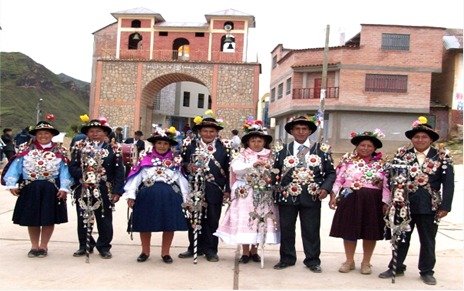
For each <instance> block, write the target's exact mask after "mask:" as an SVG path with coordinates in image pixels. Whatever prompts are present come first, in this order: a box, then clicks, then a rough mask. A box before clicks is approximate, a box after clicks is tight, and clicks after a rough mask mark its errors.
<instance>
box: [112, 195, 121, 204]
mask: <svg viewBox="0 0 464 291" xmlns="http://www.w3.org/2000/svg"><path fill="white" fill-rule="evenodd" d="M119 197H120V196H119V195H116V194H111V199H110V201H111V202H113V203H116V202H118V201H119Z"/></svg>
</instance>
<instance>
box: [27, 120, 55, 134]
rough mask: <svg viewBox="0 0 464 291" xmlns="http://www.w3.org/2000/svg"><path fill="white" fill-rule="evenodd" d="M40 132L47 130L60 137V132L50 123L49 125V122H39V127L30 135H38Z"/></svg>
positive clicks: (31, 131) (32, 130)
mask: <svg viewBox="0 0 464 291" xmlns="http://www.w3.org/2000/svg"><path fill="white" fill-rule="evenodd" d="M39 130H46V131H49V132H51V133H52V134H53V135H54V136H55V135H59V134H60V132H59V131H58V130H57V129H55V128H54V127H53V126H52V125H51V124H50V123H48V122H47V121H39V123H37V125H36V126H35V127H34V128H33V129H31V130H30V131H29V134H31V135H36V133H37V131H39Z"/></svg>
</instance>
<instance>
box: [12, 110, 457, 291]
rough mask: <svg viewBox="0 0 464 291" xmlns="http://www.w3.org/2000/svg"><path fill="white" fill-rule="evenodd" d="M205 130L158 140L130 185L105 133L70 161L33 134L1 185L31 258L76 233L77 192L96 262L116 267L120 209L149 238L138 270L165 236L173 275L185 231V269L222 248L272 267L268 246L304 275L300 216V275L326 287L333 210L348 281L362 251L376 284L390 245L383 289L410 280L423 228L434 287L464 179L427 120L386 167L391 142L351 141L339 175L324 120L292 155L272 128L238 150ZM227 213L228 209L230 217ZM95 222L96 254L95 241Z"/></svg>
mask: <svg viewBox="0 0 464 291" xmlns="http://www.w3.org/2000/svg"><path fill="white" fill-rule="evenodd" d="M194 123H195V125H194V126H193V128H192V130H193V131H194V132H196V134H197V135H196V136H194V137H193V138H190V137H189V138H186V139H185V140H184V141H183V144H182V146H181V151H180V153H179V152H177V151H173V150H172V149H173V147H174V146H176V145H177V144H178V141H177V140H176V132H177V131H176V129H175V128H174V127H170V128H166V129H161V128H157V129H156V130H155V132H154V133H153V134H152V135H151V136H150V137H149V138H148V139H147V141H148V142H150V143H152V144H153V147H152V149H151V150H150V151H141V152H140V156H139V158H138V161H137V163H135V165H133V166H132V167H131V168H130V170H129V171H128V173H126V174H125V169H124V163H123V161H122V157H121V146H120V144H119V143H111V142H107V141H106V140H107V137H108V136H110V135H111V132H112V130H111V128H110V127H109V126H108V125H107V124H105V122H102V121H101V120H97V119H95V120H91V121H90V122H89V123H88V124H87V125H85V126H83V127H82V129H81V133H82V134H84V135H85V138H83V139H81V140H79V141H76V142H75V143H74V145H73V146H72V148H71V155H70V159H69V160H68V157H67V154H66V152H65V151H64V150H63V149H62V148H61V147H59V146H58V145H56V144H54V143H52V142H51V138H52V137H53V136H54V135H56V134H58V131H57V130H56V129H55V128H54V127H53V126H52V125H51V124H50V123H48V122H45V121H41V122H39V123H38V124H37V125H36V126H35V128H34V129H32V130H31V131H30V134H31V135H33V136H34V140H33V142H32V143H31V144H30V146H29V147H27V148H25V149H23V150H22V151H20V152H19V153H18V154H17V155H16V156H15V158H14V160H13V162H12V164H11V166H10V167H9V169H8V171H7V172H6V174H5V177H4V179H5V181H6V188H7V189H9V190H10V192H11V193H12V194H13V195H15V196H18V199H17V203H16V205H15V210H14V213H13V222H14V223H15V224H19V225H22V226H27V227H28V231H29V236H30V240H31V250H30V251H29V253H28V256H29V257H44V256H46V255H47V252H48V242H49V240H50V237H51V235H52V233H53V226H54V224H58V223H65V222H67V213H66V198H67V196H68V194H69V193H71V192H72V193H73V194H72V198H73V199H74V201H75V204H76V212H77V218H78V223H77V233H78V240H79V248H78V250H77V251H76V252H74V256H76V257H79V256H84V255H87V257H88V256H89V254H90V253H92V252H93V250H94V248H96V249H97V251H98V252H99V253H100V256H101V257H102V258H106V259H109V258H111V257H112V254H111V252H110V249H111V241H112V237H113V225H112V215H113V213H112V212H113V210H114V203H116V202H118V200H120V197H123V198H125V199H127V204H128V207H129V208H131V209H132V214H131V219H130V225H129V228H130V231H131V232H139V233H140V241H141V248H142V250H141V253H140V254H139V256H138V257H137V261H138V262H145V261H146V260H147V259H148V258H149V257H150V254H151V252H150V242H151V234H152V232H162V243H161V254H160V256H161V259H162V260H163V262H165V263H172V262H173V258H172V257H171V253H170V247H171V243H172V240H173V237H174V233H175V231H186V230H187V231H188V239H189V246H188V248H187V250H186V251H185V252H182V253H180V254H179V255H178V257H179V258H192V257H193V258H194V259H196V258H197V257H198V256H203V255H204V256H205V258H206V260H207V261H210V262H217V261H219V256H218V244H219V239H221V240H222V241H224V242H225V243H228V244H239V245H241V246H242V255H241V257H240V260H239V263H243V264H246V263H248V262H249V261H253V262H261V261H262V258H261V257H260V255H259V254H258V248H259V247H260V246H261V247H263V246H264V244H280V251H279V253H280V259H279V261H278V262H277V263H276V264H275V265H274V269H276V270H281V269H285V268H287V267H290V266H293V265H295V264H296V262H297V254H296V249H295V240H296V221H297V218H298V216H299V220H300V224H301V238H302V242H303V250H304V259H303V264H304V265H305V266H307V267H308V269H309V270H310V271H312V272H314V273H321V272H322V270H323V269H322V262H321V258H320V255H321V239H320V225H321V203H322V200H323V199H325V198H326V197H328V196H329V197H330V199H329V200H330V201H329V207H330V208H331V209H334V210H335V213H334V216H333V221H332V226H331V229H330V236H332V237H338V238H342V239H343V246H344V249H345V256H346V259H345V261H344V262H343V263H342V265H341V267H340V268H339V272H341V273H348V272H350V271H351V270H354V269H355V268H356V264H355V259H354V255H355V250H356V246H357V241H358V240H362V248H363V257H362V261H361V267H360V273H361V274H366V275H367V274H371V273H372V269H371V264H370V261H371V258H372V255H373V253H374V248H375V245H376V242H377V241H379V240H382V239H384V238H391V243H392V244H395V249H397V250H398V251H397V253H392V255H394V257H392V260H391V262H390V263H389V265H388V270H387V271H385V272H383V273H381V274H380V275H379V277H380V278H392V277H395V276H401V275H403V274H404V271H405V269H406V266H405V265H404V260H405V258H406V255H407V252H408V248H409V242H410V238H411V233H412V231H413V230H414V228H415V227H417V229H418V233H419V239H420V243H421V250H420V255H419V265H418V266H419V271H420V276H421V278H422V280H423V282H424V283H426V284H430V285H434V284H436V279H435V278H434V276H433V275H434V270H433V269H434V265H435V261H436V260H435V236H436V233H437V228H438V225H437V223H438V222H439V220H440V219H441V218H443V217H445V216H446V215H447V213H448V212H449V211H450V210H451V204H452V198H453V192H454V170H453V164H452V159H451V157H450V156H449V154H448V152H447V151H446V149H444V148H436V147H435V146H434V145H433V142H435V141H437V140H438V139H439V136H438V134H437V133H436V132H435V131H434V130H433V129H432V128H431V126H430V125H428V124H427V120H426V119H425V118H423V117H421V118H419V119H418V120H417V121H415V122H414V123H413V126H412V128H411V129H410V130H408V131H406V132H405V136H406V137H407V138H408V139H409V140H410V141H411V142H412V146H411V147H403V148H400V149H399V150H398V152H397V153H396V155H395V157H394V159H392V160H389V161H386V160H385V159H384V157H382V153H381V152H379V151H378V150H379V149H380V148H382V142H381V139H382V138H383V137H384V134H383V133H382V132H381V130H379V129H376V130H373V131H363V132H353V133H351V136H350V138H351V143H352V144H353V146H354V150H353V151H352V152H349V153H346V154H345V155H344V156H343V158H342V159H341V161H340V162H339V163H338V165H334V161H333V159H332V153H331V147H330V146H329V145H328V144H326V143H322V142H319V141H316V142H313V141H311V140H310V139H309V137H310V135H312V134H313V133H314V132H316V130H317V127H318V122H317V120H316V119H315V118H314V117H310V116H304V115H302V116H296V117H294V118H292V119H290V120H289V121H288V122H287V123H286V125H285V130H286V132H287V133H288V134H290V135H291V136H293V141H292V142H290V143H288V144H280V143H278V142H274V144H272V141H273V138H272V136H271V135H270V134H268V133H267V131H266V129H265V128H264V127H263V124H262V122H261V121H259V120H253V119H252V118H248V119H247V120H246V121H245V123H244V128H243V132H244V135H243V136H242V137H241V138H240V141H241V146H240V147H239V148H238V149H237V150H234V149H233V148H232V144H231V141H230V140H227V139H223V138H220V137H219V132H220V131H221V130H222V129H223V128H224V126H223V124H222V121H221V120H220V119H217V118H215V117H214V116H213V115H212V114H211V112H210V114H209V115H208V116H203V117H201V116H197V117H195V119H194ZM399 169H401V170H399ZM401 183H403V184H401ZM399 184H401V185H400V186H399ZM440 189H441V190H440ZM224 205H228V207H227V209H226V210H225V213H224V215H221V214H222V210H223V206H224ZM221 217H222V219H221ZM95 222H96V224H97V228H98V234H99V236H98V239H97V240H94V239H93V237H92V228H93V224H94V223H95Z"/></svg>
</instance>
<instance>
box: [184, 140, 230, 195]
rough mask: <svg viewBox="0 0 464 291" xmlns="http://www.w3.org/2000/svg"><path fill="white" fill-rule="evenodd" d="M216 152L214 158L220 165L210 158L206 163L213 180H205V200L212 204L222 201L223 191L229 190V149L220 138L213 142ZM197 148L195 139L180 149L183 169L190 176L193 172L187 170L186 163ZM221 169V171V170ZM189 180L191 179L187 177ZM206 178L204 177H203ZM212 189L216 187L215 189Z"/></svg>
mask: <svg viewBox="0 0 464 291" xmlns="http://www.w3.org/2000/svg"><path fill="white" fill-rule="evenodd" d="M215 147H216V152H214V154H213V156H214V159H215V160H216V161H217V162H218V163H219V165H220V167H218V165H217V164H216V163H215V162H214V161H213V160H210V161H209V163H208V167H209V170H208V173H210V174H212V175H213V177H214V181H211V182H209V181H206V193H205V197H206V201H207V202H209V203H213V204H220V203H222V200H223V196H224V192H230V185H229V164H230V149H229V148H226V147H225V146H224V144H223V143H222V142H221V140H220V139H217V140H216V142H215ZM196 148H197V140H196V139H195V140H192V142H191V143H190V144H189V145H187V146H186V147H185V148H184V150H183V151H182V159H183V169H184V171H185V172H186V173H187V174H188V175H189V176H190V178H192V176H194V175H195V173H190V172H188V170H187V165H188V164H189V163H190V161H191V160H192V155H193V154H194V153H195V149H196ZM221 169H222V171H221ZM189 180H191V179H189ZM205 180H206V179H205ZM213 189H216V190H215V191H214V190H213Z"/></svg>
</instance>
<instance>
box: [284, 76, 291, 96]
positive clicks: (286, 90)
mask: <svg viewBox="0 0 464 291" xmlns="http://www.w3.org/2000/svg"><path fill="white" fill-rule="evenodd" d="M290 92H292V78H288V79H287V84H286V85H285V95H289V94H290Z"/></svg>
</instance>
